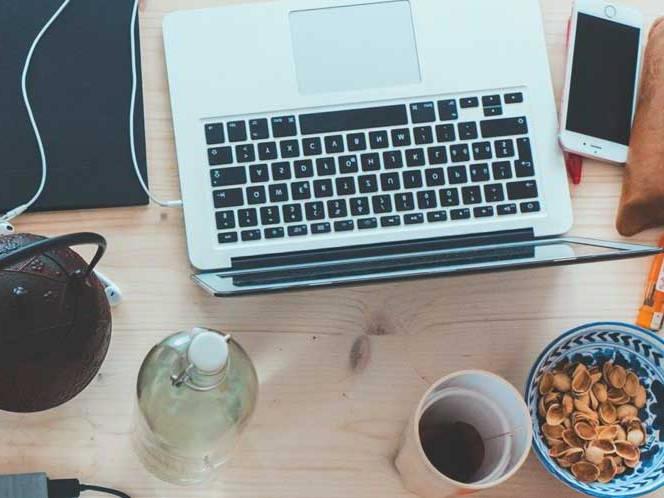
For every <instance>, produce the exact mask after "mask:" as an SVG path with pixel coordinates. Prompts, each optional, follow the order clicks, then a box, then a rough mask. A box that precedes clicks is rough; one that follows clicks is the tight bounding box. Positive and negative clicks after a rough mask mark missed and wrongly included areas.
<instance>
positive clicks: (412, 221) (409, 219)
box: [403, 213, 424, 225]
mask: <svg viewBox="0 0 664 498" xmlns="http://www.w3.org/2000/svg"><path fill="white" fill-rule="evenodd" d="M403 221H404V223H405V224H406V225H419V224H420V223H424V214H422V213H414V214H407V215H405V216H404V217H403Z"/></svg>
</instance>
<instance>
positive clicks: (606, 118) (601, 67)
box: [560, 0, 643, 163]
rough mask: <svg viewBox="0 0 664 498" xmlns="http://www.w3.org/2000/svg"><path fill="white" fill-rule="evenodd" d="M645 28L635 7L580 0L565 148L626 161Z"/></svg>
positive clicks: (564, 118) (565, 105)
mask: <svg viewBox="0 0 664 498" xmlns="http://www.w3.org/2000/svg"><path fill="white" fill-rule="evenodd" d="M642 32H643V16H642V15H641V13H640V12H639V11H637V10H635V9H632V8H628V7H625V6H623V5H618V4H615V3H610V2H606V1H603V0H576V2H575V5H574V12H573V14H572V19H571V23H570V31H569V53H568V59H567V75H566V78H565V81H566V84H565V91H564V94H563V102H562V112H561V122H560V123H561V125H560V126H561V130H560V142H561V144H562V146H563V148H564V149H565V150H566V151H569V152H573V153H575V154H579V155H582V156H586V157H593V158H597V159H603V160H606V161H610V162H615V163H624V162H626V161H627V154H628V151H629V138H630V133H631V129H632V122H633V120H634V111H635V108H636V97H637V92H638V81H639V76H640V74H641V52H642V50H641V40H642Z"/></svg>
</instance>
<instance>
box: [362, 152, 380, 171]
mask: <svg viewBox="0 0 664 498" xmlns="http://www.w3.org/2000/svg"><path fill="white" fill-rule="evenodd" d="M360 162H361V163H362V171H378V170H379V169H380V155H379V154H376V153H372V154H362V155H361V156H360Z"/></svg>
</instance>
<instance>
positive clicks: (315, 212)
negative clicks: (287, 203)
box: [304, 201, 325, 221]
mask: <svg viewBox="0 0 664 498" xmlns="http://www.w3.org/2000/svg"><path fill="white" fill-rule="evenodd" d="M304 212H305V214H306V216H307V220H308V221H315V220H322V219H323V218H325V205H324V204H323V203H322V202H320V201H317V202H307V203H306V204H305V205H304Z"/></svg>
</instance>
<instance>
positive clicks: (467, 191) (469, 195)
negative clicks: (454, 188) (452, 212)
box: [461, 186, 482, 204]
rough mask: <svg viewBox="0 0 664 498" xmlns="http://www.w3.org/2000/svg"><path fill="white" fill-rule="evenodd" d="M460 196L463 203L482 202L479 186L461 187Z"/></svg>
mask: <svg viewBox="0 0 664 498" xmlns="http://www.w3.org/2000/svg"><path fill="white" fill-rule="evenodd" d="M461 197H462V198H463V203H464V204H479V203H481V202H482V190H481V189H480V188H479V187H476V186H473V187H463V188H462V189H461Z"/></svg>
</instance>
